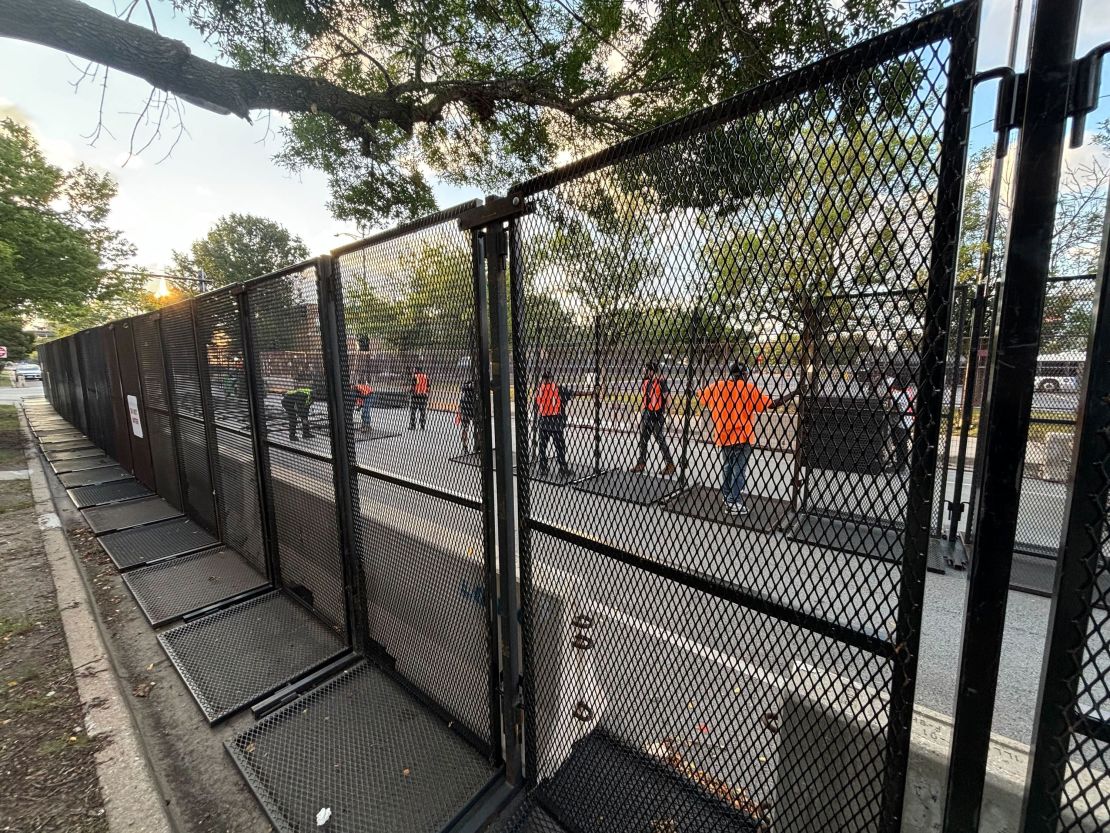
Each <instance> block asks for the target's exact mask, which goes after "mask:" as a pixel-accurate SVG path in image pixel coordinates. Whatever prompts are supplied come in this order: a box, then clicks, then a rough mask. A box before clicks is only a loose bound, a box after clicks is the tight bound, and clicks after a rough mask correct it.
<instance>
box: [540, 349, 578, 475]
mask: <svg viewBox="0 0 1110 833" xmlns="http://www.w3.org/2000/svg"><path fill="white" fill-rule="evenodd" d="M573 396H574V393H573V392H572V391H570V390H568V389H567V388H564V387H560V386H559V385H557V384H555V380H554V377H553V376H552V374H551V371H550V370H545V371H544V372H543V375H542V376H541V377H540V386H539V387H538V388H537V389H536V400H535V410H536V428H537V429H538V431H539V445H540V449H539V458H540V459H539V470H540V473H541V474H546V473H547V448H548V446H549V445H551V444H552V443H554V445H555V462H556V463H558V465H559V473H560V474H562V475H563V476H564V477H566V476H569V475H570V474H571V469H570V466H568V465H567V443H566V436H565V431H566V425H567V405H568V404H569V403H570V400H571V397H573Z"/></svg>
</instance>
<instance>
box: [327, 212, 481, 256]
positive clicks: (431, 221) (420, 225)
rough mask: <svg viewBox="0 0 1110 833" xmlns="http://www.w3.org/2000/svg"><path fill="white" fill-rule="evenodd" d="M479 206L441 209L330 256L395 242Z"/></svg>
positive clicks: (364, 239)
mask: <svg viewBox="0 0 1110 833" xmlns="http://www.w3.org/2000/svg"><path fill="white" fill-rule="evenodd" d="M481 204H482V201H481V200H478V199H473V200H467V201H466V202H461V203H459V204H458V205H453V206H451V207H450V208H445V209H443V210H442V211H436V212H435V213H433V214H428V215H425V216H424V217H421V218H420V219H418V220H412V221H411V222H408V223H402V224H401V225H399V226H394V227H393V228H391V229H386V230H385V231H380V232H378V233H377V234H372V235H370V236H369V237H364V238H363V239H362V240H355V241H354V242H352V243H347V244H346V245H344V246H340V247H339V248H337V249H332V251H331V256H332V257H340V256H341V255H345V254H350V253H351V252H357V251H359V250H360V249H368V248H370V247H371V246H377V245H378V244H380V243H385V242H387V241H389V240H395V239H396V238H398V237H404V236H406V235H409V234H414V233H415V232H418V231H423V230H424V229H426V228H431V227H432V226H438V225H440V224H442V223H447V222H450V221H452V220H456V219H458V217H459V216H460V215H461V214H463V213H465V212H467V211H470V210H471V209H473V208H477V207H478V206H479V205H481Z"/></svg>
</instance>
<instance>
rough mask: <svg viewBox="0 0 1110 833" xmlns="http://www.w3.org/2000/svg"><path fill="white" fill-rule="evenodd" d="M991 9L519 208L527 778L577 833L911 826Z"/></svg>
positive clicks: (833, 68) (722, 112)
mask: <svg viewBox="0 0 1110 833" xmlns="http://www.w3.org/2000/svg"><path fill="white" fill-rule="evenodd" d="M973 13H974V9H973V7H968V6H957V7H953V8H951V9H949V10H946V11H945V12H942V13H939V14H937V15H934V16H931V17H929V18H925V19H923V20H922V21H919V22H918V23H916V24H913V25H910V26H908V27H905V28H903V29H900V30H896V31H895V32H891V33H889V34H888V35H885V36H883V37H881V38H879V39H876V40H873V41H870V42H867V43H865V44H862V45H861V46H859V47H856V48H854V49H852V50H849V51H847V52H844V53H840V54H839V55H837V56H834V57H833V58H832V59H829V60H827V61H824V62H822V65H821V66H820V67H819V68H818V67H814V68H809V69H806V70H803V71H800V72H798V73H795V74H792V75H788V76H785V77H783V78H781V79H779V80H777V81H775V82H772V83H771V84H768V85H765V86H764V87H761V88H758V89H756V90H753V91H752V92H751V93H749V94H745V95H742V96H739V97H737V98H736V99H733V100H730V101H728V102H725V103H723V104H722V105H719V106H717V107H715V108H712V109H710V110H707V111H704V112H701V113H697V114H694V115H692V116H690V117H688V118H687V119H684V120H682V121H680V122H676V123H675V124H673V125H668V126H667V127H665V128H662V129H660V130H658V131H655V132H653V133H650V134H646V136H644V137H639V138H637V139H634V140H631V141H630V142H627V143H624V144H623V145H618V146H616V147H614V148H612V149H610V150H608V151H605V152H603V153H601V154H599V155H597V156H595V157H592V158H590V159H587V160H585V161H583V162H581V163H578V164H576V165H573V166H571V167H570V168H568V169H564V170H562V171H557V172H554V173H552V174H549V175H546V176H543V177H540V178H538V179H536V180H534V181H532V182H530V183H526V184H524V185H523V186H520V187H518V188H516V189H514V190H513V192H512V193H513V195H515V196H518V197H520V198H521V199H522V200H523V201H524V203H525V205H526V210H525V213H524V214H523V215H522V216H521V217H519V219H517V220H515V221H514V222H513V225H512V226H511V230H512V231H513V233H514V240H513V242H512V243H511V244H510V251H511V255H510V269H511V270H512V282H513V296H512V297H513V304H514V316H513V338H514V350H513V354H514V361H513V364H514V366H513V370H514V373H515V380H516V386H515V403H516V417H517V448H516V453H517V461H518V469H519V471H520V473H521V475H522V476H521V477H520V478H519V484H518V490H519V493H520V512H521V536H522V537H521V584H522V594H523V604H524V633H525V664H526V667H529V668H530V669H531V671H530V673H529V674H528V675H527V677H526V681H525V688H526V701H527V706H526V709H527V713H528V715H529V717H530V723H531V725H530V727H529V728H528V738H529V750H530V751H529V769H530V771H529V778H530V780H531V782H532V783H533V784H534V785H535V786H536V789H535V791H534V798H536V800H538V801H539V802H540V803H541V804H542V805H543V807H544V809H545V810H547V811H548V812H549V813H550V814H551V815H552V816H553V817H556V818H557V819H558V820H559V821H561V822H564V823H565V824H566V825H567V826H568V827H569V828H570V829H576V830H605V831H633V830H636V831H639V830H644V829H651V826H652V825H657V826H658V825H663V827H662V829H679V827H680V826H681V824H682V822H681V821H680V820H681V819H686V818H691V817H693V816H695V815H696V817H698V818H699V819H702V820H704V825H703V829H726V828H727V829H743V828H744V827H745V826H748V827H752V828H755V827H757V826H770V825H772V824H773V826H774V828H775V829H776V830H790V831H794V830H797V831H802V830H813V829H852V830H858V831H866V830H894V829H897V826H898V818H899V814H900V812H901V797H902V790H903V787H904V775H905V761H906V755H907V752H908V745H909V719H910V715H911V710H912V692H913V684H914V674H915V671H916V651H917V641H918V636H919V626H920V607H921V602H922V596H923V586H924V582H923V578H924V571H925V560H926V552H927V547H928V525H929V520H930V517H931V503H932V500H933V494H934V480H933V477H934V468H935V455H936V446H937V441H938V435H939V429H940V425H941V416H942V388H943V384H944V378H945V374H944V360H945V329H946V326H947V322H948V318H949V316H948V299H949V298H950V295H951V291H952V282H953V272H954V254H955V245H954V244H955V234H956V229H957V225H958V206H959V183H960V176H961V170H962V164H963V148H962V142H963V140H964V137H965V136H966V130H967V122H966V118H965V115H966V113H965V105H966V96H967V93H968V90H969V73H970V72H971V61H970V60H969V59H970V55H971V44H972V40H973V31H974V25H975V23H974V17H973V16H972V15H973ZM707 438H708V439H707ZM545 468H546V469H547V470H548V472H550V471H551V470H555V469H561V470H563V471H564V472H565V478H566V480H568V481H572V483H573V485H569V486H568V485H560V484H557V483H556V484H553V483H549V482H544V481H543V480H541V479H540V478H539V477H537V476H536V475H537V474H538V473H543V471H544V469H545ZM896 646H897V647H896ZM632 669H634V672H630V671H631V670H632ZM602 808H605V815H604V821H602V820H601V819H600V814H601V813H602ZM667 825H670V826H669V827H668V826H667Z"/></svg>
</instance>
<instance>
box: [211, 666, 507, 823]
mask: <svg viewBox="0 0 1110 833" xmlns="http://www.w3.org/2000/svg"><path fill="white" fill-rule="evenodd" d="M227 747H228V750H229V751H230V752H231V756H232V758H234V760H235V762H236V764H238V765H239V768H240V770H242V772H243V774H244V775H245V776H246V778H247V780H248V782H249V783H250V784H251V786H252V788H253V789H254V791H255V794H256V795H258V797H259V799H260V800H261V801H262V804H263V806H264V807H265V808H266V811H267V813H268V814H269V816H270V818H271V819H272V821H273V823H274V826H275V827H276V828H277V829H278V830H280V831H283V833H287V832H291V831H297V832H298V833H301V832H302V831H304V832H306V833H307V831H311V830H315V829H316V814H317V813H318V812H319V811H320V810H321V808H324V807H328V808H330V809H331V819H330V821H328V822H327V829H329V830H334V831H336V832H337V833H356V832H357V833H374V831H381V833H393V831H405V833H437V831H440V830H442V829H444V827H445V826H446V824H447V823H448V822H449V821H450V820H451V819H452V817H454V816H455V815H456V814H457V813H458V812H459V811H461V810H462V809H463V807H464V806H465V805H466V803H467V802H468V801H469V800H470V798H471V797H472V796H473V795H474V794H475V793H476V792H477V791H478V790H479V789H480V788H481V787H482V786H483V785H484V784H485V782H486V781H487V780H488V779H489V777H490V776H491V775H492V768H491V767H490V765H489V763H488V762H486V761H485V760H483V759H482V758H481V757H480V756H479V755H478V754H477V753H476V752H475V751H474V750H473V749H471V748H470V746H468V745H467V744H466V743H464V742H463V741H462V740H460V739H459V737H458V736H457V735H455V734H454V733H453V732H452V731H451V730H450V729H448V728H447V727H446V726H444V725H443V724H442V723H441V722H440V721H438V720H436V719H435V718H434V717H432V716H431V715H430V714H429V713H428V712H427V711H426V710H425V709H424V708H423V707H422V706H420V705H419V704H418V703H416V702H415V701H414V700H413V699H412V698H411V696H410V695H409V694H407V693H406V692H405V690H404V689H403V688H401V686H399V685H398V684H397V683H395V682H393V681H392V680H390V679H389V678H388V677H387V676H386V675H385V674H383V673H382V672H381V671H379V670H377V669H375V668H373V667H372V666H369V665H366V664H362V665H359V666H357V667H356V668H354V669H352V670H350V671H347V672H345V673H344V674H342V675H341V676H339V677H338V678H336V679H335V680H332V681H331V682H329V683H327V684H326V685H324V686H323V687H321V688H319V689H317V690H316V691H314V692H313V693H312V694H310V695H308V696H307V697H305V698H303V699H301V700H298V701H296V702H295V703H291V704H290V705H289V706H287V707H285V708H284V709H282V710H281V711H279V712H276V713H275V714H273V715H271V716H269V717H267V718H265V719H264V720H262V721H260V722H259V723H258V724H257V725H256V726H254V727H252V728H251V729H250V730H248V731H247V732H244V733H243V734H241V735H239V736H238V737H236V738H235V739H234V740H232V741H229V742H228V744H227Z"/></svg>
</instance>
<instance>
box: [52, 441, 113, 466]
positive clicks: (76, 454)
mask: <svg viewBox="0 0 1110 833" xmlns="http://www.w3.org/2000/svg"><path fill="white" fill-rule="evenodd" d="M44 453H45V454H46V459H47V460H48V461H50V463H51V464H54V463H61V462H64V461H66V460H87V459H88V458H90V457H103V456H105V454H104V451H103V450H101V449H99V448H97V447H96V446H91V445H90V446H89V447H88V448H79V449H77V450H75V451H49V450H47V451H45V452H44Z"/></svg>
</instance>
